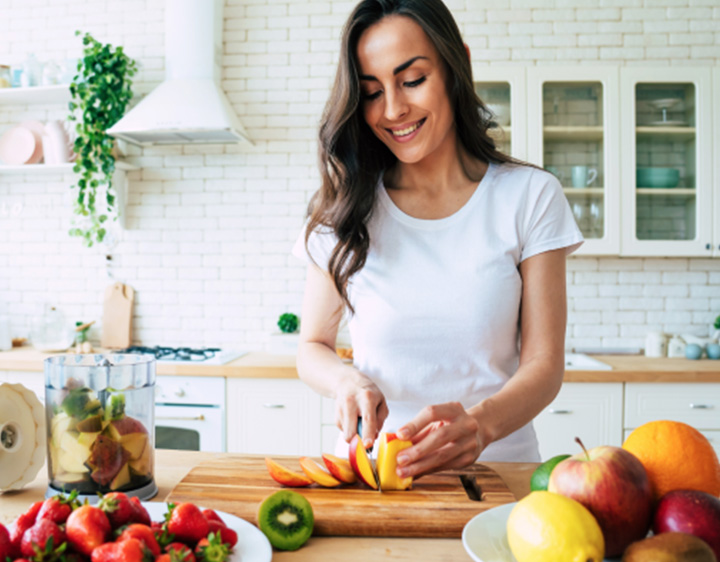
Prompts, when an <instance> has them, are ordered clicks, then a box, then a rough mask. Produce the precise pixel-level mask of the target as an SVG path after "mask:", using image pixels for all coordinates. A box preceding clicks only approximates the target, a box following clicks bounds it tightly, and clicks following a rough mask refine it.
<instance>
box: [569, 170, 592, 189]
mask: <svg viewBox="0 0 720 562" xmlns="http://www.w3.org/2000/svg"><path fill="white" fill-rule="evenodd" d="M597 175H598V172H597V170H596V169H595V168H590V167H589V166H573V167H572V186H573V187H588V186H589V185H590V184H592V183H593V182H594V181H595V179H596V178H597Z"/></svg>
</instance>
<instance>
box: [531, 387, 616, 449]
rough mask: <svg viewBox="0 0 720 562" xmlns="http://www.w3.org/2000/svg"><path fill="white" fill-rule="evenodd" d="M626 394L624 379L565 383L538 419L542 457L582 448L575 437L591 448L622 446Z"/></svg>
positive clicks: (535, 424)
mask: <svg viewBox="0 0 720 562" xmlns="http://www.w3.org/2000/svg"><path fill="white" fill-rule="evenodd" d="M622 395H623V388H622V383H565V384H563V386H562V388H561V389H560V392H559V393H558V395H557V397H556V398H555V400H553V401H552V403H551V404H550V405H549V406H548V407H547V408H545V410H543V411H542V412H540V414H539V415H538V416H537V417H536V418H535V421H534V426H535V431H536V433H537V437H538V441H539V444H540V456H541V457H542V459H543V460H547V459H549V458H550V457H553V456H555V455H559V454H563V453H570V454H574V453H577V452H579V450H580V448H579V446H578V445H577V443H575V437H580V439H582V441H583V444H584V445H585V447H587V448H588V449H590V448H592V447H597V446H599V445H615V446H619V445H620V444H621V439H622V420H621V416H622Z"/></svg>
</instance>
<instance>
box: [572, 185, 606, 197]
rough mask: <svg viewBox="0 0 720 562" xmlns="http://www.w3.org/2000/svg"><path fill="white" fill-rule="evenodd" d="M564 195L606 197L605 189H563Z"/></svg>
mask: <svg viewBox="0 0 720 562" xmlns="http://www.w3.org/2000/svg"><path fill="white" fill-rule="evenodd" d="M563 193H564V194H565V195H573V196H574V195H578V196H583V197H585V196H588V195H596V196H597V195H599V196H601V195H604V193H605V188H604V187H563Z"/></svg>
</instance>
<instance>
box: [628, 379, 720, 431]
mask: <svg viewBox="0 0 720 562" xmlns="http://www.w3.org/2000/svg"><path fill="white" fill-rule="evenodd" d="M654 420H674V421H681V422H685V423H687V424H688V425H691V426H693V427H695V428H697V429H711V430H714V429H718V430H720V384H717V383H627V384H626V385H625V423H624V426H625V427H626V428H634V427H638V426H639V425H642V424H644V423H647V422H649V421H654Z"/></svg>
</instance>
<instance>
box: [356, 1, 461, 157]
mask: <svg viewBox="0 0 720 562" xmlns="http://www.w3.org/2000/svg"><path fill="white" fill-rule="evenodd" d="M357 58H358V63H359V65H360V88H361V94H362V97H363V99H362V110H363V116H364V118H365V121H366V122H367V124H368V125H369V126H370V128H371V129H372V131H373V133H375V135H376V136H377V137H378V138H379V139H380V140H381V141H382V142H383V143H385V145H387V147H388V148H389V149H390V150H391V151H392V152H393V154H395V156H396V157H397V159H398V160H400V161H401V162H404V163H407V164H413V163H416V162H420V161H421V160H423V159H424V158H425V157H426V156H428V155H430V154H432V153H433V152H435V151H436V150H437V149H438V147H440V146H441V145H442V144H443V143H445V142H454V140H455V128H454V120H453V119H454V117H453V111H452V108H451V106H450V100H449V98H448V94H447V87H446V72H445V66H444V64H443V62H442V60H441V59H440V56H439V55H438V53H437V50H436V49H435V46H434V45H433V44H432V42H431V41H430V39H429V38H428V36H427V35H426V34H425V32H424V31H423V29H422V28H421V27H420V26H419V25H418V24H417V23H416V22H415V21H414V20H412V19H410V18H408V17H405V16H397V15H394V16H388V17H385V18H383V19H382V20H380V21H379V22H378V23H376V24H374V25H373V26H371V27H369V28H368V29H367V30H365V32H363V34H362V35H361V36H360V40H359V41H358V47H357Z"/></svg>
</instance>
